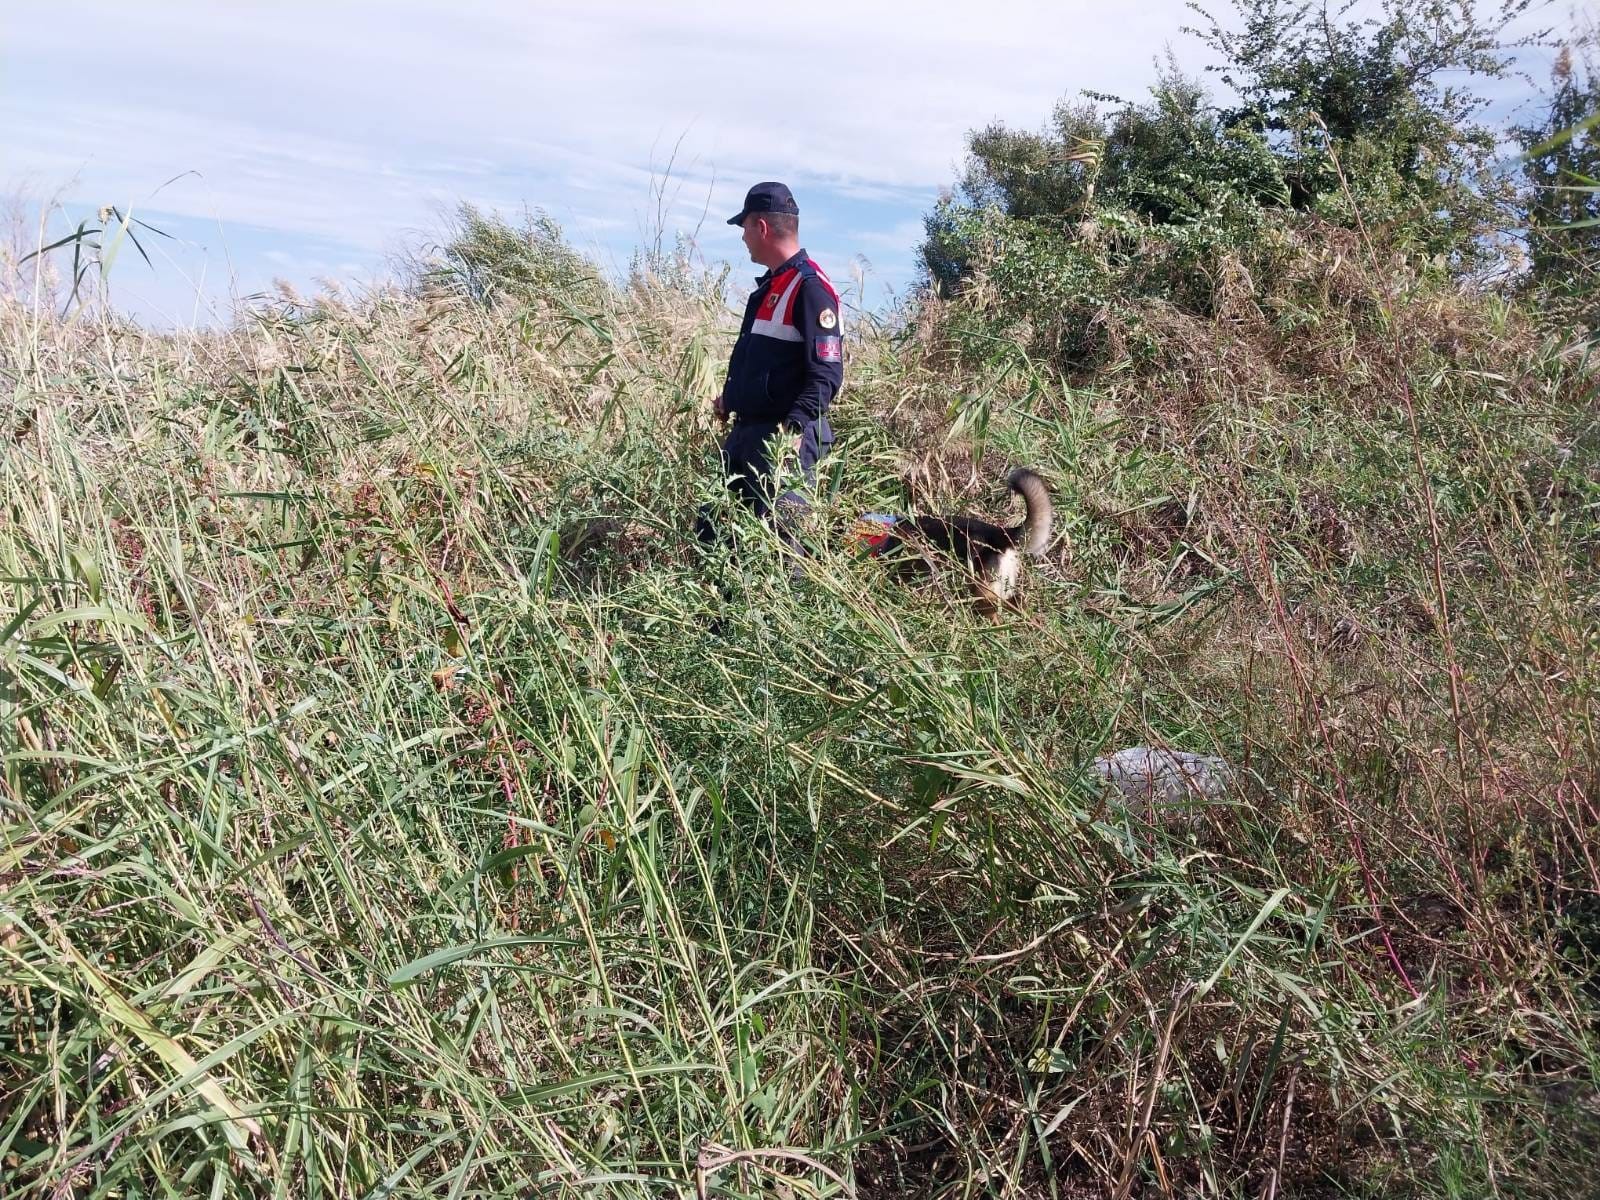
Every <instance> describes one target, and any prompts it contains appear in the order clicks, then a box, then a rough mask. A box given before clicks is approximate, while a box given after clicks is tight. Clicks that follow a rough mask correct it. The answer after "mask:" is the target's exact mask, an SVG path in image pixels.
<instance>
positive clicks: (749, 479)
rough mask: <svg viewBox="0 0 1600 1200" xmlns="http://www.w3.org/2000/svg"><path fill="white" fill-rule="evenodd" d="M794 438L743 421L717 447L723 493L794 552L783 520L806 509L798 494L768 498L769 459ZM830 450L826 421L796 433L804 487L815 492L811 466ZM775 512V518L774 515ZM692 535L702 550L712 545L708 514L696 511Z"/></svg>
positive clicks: (771, 425)
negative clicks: (736, 500) (769, 526)
mask: <svg viewBox="0 0 1600 1200" xmlns="http://www.w3.org/2000/svg"><path fill="white" fill-rule="evenodd" d="M793 438H794V434H792V433H789V432H787V431H786V430H784V429H783V428H782V422H779V421H745V420H740V419H737V418H735V420H734V423H733V428H732V429H730V430H729V431H728V437H727V440H726V441H724V442H723V443H722V476H723V478H724V479H726V480H727V481H728V490H729V491H731V492H732V493H733V494H734V495H735V496H737V497H739V499H740V500H741V501H742V502H743V503H745V504H747V505H749V506H750V508H751V509H752V510H754V512H755V514H756V515H757V516H758V517H760V518H762V519H763V520H765V521H767V522H769V523H771V524H773V526H774V528H776V529H777V531H778V536H779V537H781V538H782V539H783V540H784V542H786V543H787V544H789V545H790V546H793V547H794V548H796V549H800V545H799V542H798V541H796V540H795V537H794V534H793V532H792V530H790V529H788V528H786V524H787V518H788V517H790V516H792V515H795V514H797V513H798V512H799V511H801V510H803V509H804V508H805V507H806V502H805V498H804V497H802V496H801V495H800V494H799V493H798V492H795V491H787V492H784V493H783V494H782V495H781V496H777V497H774V495H773V492H774V491H775V490H776V488H775V480H774V475H775V474H776V472H775V469H774V464H773V461H772V455H773V454H779V455H783V454H786V453H787V452H788V449H789V447H790V445H792V444H793ZM832 445H833V430H832V429H830V428H829V427H828V418H827V417H820V418H818V419H817V420H815V421H808V422H807V423H806V424H805V426H804V427H803V428H802V429H801V431H800V473H801V474H802V475H804V476H805V480H806V483H807V484H808V485H811V486H815V484H816V482H817V463H819V462H821V461H822V459H823V458H824V457H826V456H827V453H828V448H829V447H830V446H832ZM775 509H776V512H775V511H774V510H775ZM695 535H696V536H697V537H699V539H700V540H701V541H702V542H704V543H706V544H707V545H713V544H715V543H716V542H717V540H718V530H717V527H716V522H715V521H714V520H713V519H712V513H711V510H710V509H709V508H703V509H701V510H700V516H699V519H698V520H697V521H696V522H695Z"/></svg>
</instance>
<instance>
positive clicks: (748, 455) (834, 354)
mask: <svg viewBox="0 0 1600 1200" xmlns="http://www.w3.org/2000/svg"><path fill="white" fill-rule="evenodd" d="M728 224H729V225H738V226H740V227H741V228H742V229H743V230H744V244H745V249H747V250H748V251H749V252H750V260H751V261H752V262H755V263H758V264H759V265H761V266H763V267H765V268H767V271H766V274H764V275H762V276H761V277H760V278H759V279H757V280H756V290H755V291H754V292H752V293H751V294H750V300H749V302H748V303H747V304H746V305H745V309H744V321H743V322H742V323H741V324H740V326H739V340H738V341H737V342H735V343H734V346H733V355H732V357H731V358H730V359H729V361H728V381H727V383H726V384H725V385H724V386H723V389H722V392H721V394H720V395H718V396H717V397H716V399H714V400H713V401H712V402H711V408H712V412H714V413H715V414H716V416H717V418H718V420H724V421H726V420H730V419H731V420H732V422H733V427H732V429H730V430H729V432H728V437H727V440H726V441H725V442H723V445H722V466H723V477H724V478H728V479H730V482H729V487H730V488H731V489H732V491H733V492H734V494H735V495H737V496H738V497H739V499H740V500H742V501H744V503H746V504H748V505H749V506H750V507H751V508H752V509H754V510H755V512H756V513H757V514H758V515H759V516H761V517H763V518H769V517H770V516H771V514H772V508H773V491H774V478H773V477H774V474H775V471H776V469H777V466H778V463H776V462H775V461H774V457H775V456H780V455H783V454H785V453H787V451H788V450H789V449H790V448H791V447H792V448H793V451H794V456H795V458H796V459H797V460H798V464H799V467H800V471H801V473H802V474H803V475H804V476H805V479H806V481H807V482H808V483H815V482H816V466H817V463H818V461H820V460H821V459H822V457H823V456H824V455H826V454H827V452H828V447H830V446H831V445H832V444H833V431H832V429H831V428H830V427H829V425H828V406H829V404H830V403H831V402H832V400H833V398H834V396H835V395H837V394H838V391H839V387H840V385H841V384H842V383H843V382H844V351H843V341H842V337H841V335H842V333H843V329H842V323H841V320H840V316H839V293H838V292H836V291H835V290H834V288H833V284H832V283H830V282H829V281H828V277H827V276H826V275H825V274H823V272H822V268H821V267H819V266H817V264H816V263H814V262H812V261H811V259H810V258H809V257H808V256H807V255H806V252H805V251H804V250H803V249H801V247H800V206H799V205H797V204H796V203H795V200H794V195H793V194H792V193H791V192H790V191H789V189H788V188H787V187H785V186H784V185H783V184H781V183H758V184H756V185H755V187H753V188H751V189H750V191H749V192H748V193H747V194H746V195H745V198H744V207H743V208H742V209H740V210H739V212H738V214H737V215H736V216H734V217H731V218H730V219H729V220H728ZM778 504H779V506H787V507H792V508H802V507H804V505H805V501H804V500H802V499H801V498H800V497H799V496H798V495H797V494H795V493H794V492H792V491H791V492H785V493H784V494H783V496H781V497H779V498H778ZM697 532H698V533H699V535H700V538H701V540H703V541H706V542H712V541H714V540H715V539H716V530H715V528H714V527H713V525H712V523H711V520H710V516H709V514H708V513H705V512H702V513H701V514H700V520H699V523H698V525H697ZM780 534H782V535H783V536H784V540H785V541H786V542H789V543H790V544H791V545H794V544H795V543H794V541H793V535H792V534H791V533H789V532H788V531H786V530H783V529H781V528H780Z"/></svg>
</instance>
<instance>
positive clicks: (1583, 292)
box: [1515, 38, 1600, 327]
mask: <svg viewBox="0 0 1600 1200" xmlns="http://www.w3.org/2000/svg"><path fill="white" fill-rule="evenodd" d="M1588 42H1589V39H1588V38H1584V39H1580V47H1579V48H1580V50H1582V51H1585V53H1584V55H1583V59H1582V61H1581V62H1575V61H1574V55H1573V51H1572V47H1570V46H1564V47H1562V49H1561V52H1560V53H1559V54H1558V55H1557V57H1556V65H1555V71H1554V75H1553V79H1552V88H1551V95H1550V106H1549V108H1548V110H1547V111H1546V113H1545V116H1544V119H1543V120H1542V121H1540V122H1538V123H1537V124H1535V125H1530V126H1525V127H1522V128H1519V129H1517V130H1516V131H1515V133H1516V137H1517V140H1518V141H1519V142H1520V143H1521V144H1522V146H1523V148H1524V151H1525V154H1524V157H1523V174H1524V177H1525V178H1526V180H1527V183H1528V197H1527V213H1528V252H1529V256H1530V258H1531V260H1532V263H1531V269H1530V272H1529V282H1530V283H1531V284H1532V285H1533V286H1534V287H1535V288H1536V289H1537V290H1539V291H1540V292H1542V293H1543V294H1544V295H1545V296H1546V297H1547V298H1549V299H1551V300H1554V301H1557V302H1560V301H1562V300H1578V301H1579V302H1580V306H1581V309H1582V313H1581V315H1582V319H1583V320H1584V321H1585V323H1586V324H1588V325H1590V326H1591V327H1592V326H1594V325H1595V324H1596V323H1597V320H1596V318H1597V316H1600V314H1597V313H1596V312H1595V311H1594V309H1595V304H1594V299H1595V295H1596V281H1597V279H1600V136H1597V134H1596V126H1597V124H1600V117H1597V114H1600V77H1597V76H1596V73H1595V69H1594V66H1593V64H1592V63H1591V62H1590V61H1589V60H1588V55H1587V53H1586V51H1587V45H1588Z"/></svg>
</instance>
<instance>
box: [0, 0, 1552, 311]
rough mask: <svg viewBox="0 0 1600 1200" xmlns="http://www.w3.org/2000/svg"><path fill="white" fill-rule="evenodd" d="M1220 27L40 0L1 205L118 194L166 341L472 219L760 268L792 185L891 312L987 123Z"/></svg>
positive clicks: (960, 8)
mask: <svg viewBox="0 0 1600 1200" xmlns="http://www.w3.org/2000/svg"><path fill="white" fill-rule="evenodd" d="M1225 7H1226V6H1225V5H1218V9H1219V11H1220V10H1222V9H1223V8H1225ZM19 9H20V11H19ZM1193 19H1194V18H1193V15H1192V14H1190V13H1188V12H1187V11H1186V9H1185V6H1184V4H1183V3H1182V0H1137V2H1135V3H1125V4H1120V5H1116V6H1112V5H1109V4H1104V3H1090V2H1088V0H1054V2H1048V0H988V2H986V3H983V4H981V5H971V4H963V5H940V4H927V3H909V2H906V0H892V2H886V3H876V4H860V5H856V6H840V5H829V6H826V8H825V9H823V10H822V11H819V12H818V13H817V14H816V15H815V16H812V15H810V14H808V13H806V12H805V11H804V10H803V9H799V8H796V9H795V10H794V12H793V15H792V16H784V15H782V13H781V10H780V9H779V8H778V7H776V6H774V5H771V4H751V3H750V2H749V0H738V2H732V0H728V2H725V0H713V2H707V3H699V4H684V5H678V6H670V5H646V4H642V3H615V2H613V0H589V2H587V3H581V4H578V3H565V2H563V3H555V2H548V3H539V2H528V3H508V2H504V0H449V2H448V3H444V2H438V0H388V2H386V3H375V2H370V0H323V2H321V3H308V2H305V0H273V2H262V0H231V2H224V0H212V2H198V0H160V2H159V3H157V4H153V5H132V4H128V3H126V2H121V3H111V2H108V0H48V2H45V0H20V3H13V4H11V5H8V11H7V12H6V14H5V15H4V16H3V17H0V128H4V129H5V130H6V133H7V136H6V138H5V141H4V144H0V194H3V195H6V196H10V197H21V198H22V200H23V201H25V202H29V203H32V204H33V205H35V206H37V205H38V204H39V202H40V201H51V200H54V201H56V202H57V203H58V204H59V211H57V212H56V214H55V217H54V220H55V221H56V222H57V225H58V226H61V227H63V228H64V227H66V222H67V221H68V220H69V219H70V220H71V221H73V222H75V221H76V220H78V219H79V218H81V217H83V216H86V215H90V214H92V213H93V212H94V211H95V210H96V209H97V208H98V207H99V206H100V205H102V204H113V203H114V204H117V205H118V206H120V207H122V208H124V209H126V208H127V207H129V206H131V207H132V209H133V211H134V214H135V215H136V216H139V217H142V218H143V219H145V220H147V221H149V222H150V223H151V224H153V225H156V226H157V227H159V228H161V229H163V230H165V231H166V232H168V233H170V234H172V235H173V240H172V241H163V240H161V239H147V241H146V246H147V248H148V249H149V250H150V251H151V253H152V256H153V257H154V258H155V268H154V269H153V270H152V269H150V268H148V267H146V266H145V264H144V263H142V262H140V261H139V260H138V259H137V258H136V257H135V256H133V255H132V254H131V253H130V254H125V255H124V256H123V257H122V258H121V259H120V260H119V261H118V263H117V264H116V268H115V270H114V273H113V276H112V281H111V282H112V292H113V298H114V300H115V301H116V302H117V303H118V304H119V305H120V306H121V307H123V308H125V309H127V310H129V311H132V312H135V313H137V314H138V315H140V316H141V317H143V318H144V319H147V320H150V321H151V322H153V323H156V324H162V325H167V324H190V323H194V322H199V323H203V324H204V323H211V322H214V321H217V320H219V319H225V318H226V316H227V314H228V312H229V309H230V305H231V298H232V297H238V296H248V295H250V294H252V293H256V292H260V291H262V290H264V289H266V288H268V287H269V286H270V285H271V282H272V280H273V279H274V278H275V277H279V278H283V279H286V280H288V281H290V282H291V283H293V284H295V285H296V286H297V287H299V288H300V289H301V290H314V289H315V287H316V286H317V281H318V280H319V279H338V280H341V281H344V282H345V283H347V284H353V285H356V286H359V285H361V284H362V283H364V282H367V281H372V280H376V279H380V278H382V277H383V276H385V275H386V274H387V273H388V272H389V271H390V269H391V268H390V265H389V264H390V263H391V262H392V260H393V256H394V255H395V254H396V253H397V252H399V251H401V250H403V249H404V248H406V247H408V246H415V245H417V244H419V243H421V242H423V241H425V240H426V239H427V238H428V236H429V235H430V234H431V233H433V232H435V231H437V229H438V228H439V227H440V220H441V214H442V213H443V212H445V211H447V210H448V209H450V208H452V207H453V206H454V205H455V204H456V203H457V202H459V201H463V200H465V201H470V202H473V203H475V204H478V205H480V206H482V207H486V208H494V209H499V210H501V211H504V212H506V213H508V214H512V215H515V214H518V213H520V211H521V210H522V209H523V208H524V207H525V206H527V207H538V208H543V209H545V210H546V211H548V212H549V213H550V214H551V215H552V216H553V217H555V218H556V220H557V221H559V222H560V223H561V225H562V226H563V228H564V229H565V230H566V232H567V235H568V237H569V239H570V240H571V241H572V242H573V243H574V244H575V245H577V246H578V247H579V248H580V249H583V250H584V251H586V252H588V253H589V254H591V255H592V256H594V257H595V258H597V259H598V260H600V261H601V262H602V263H603V264H605V265H607V266H608V267H612V268H615V269H617V270H621V269H623V268H625V266H626V264H627V261H628V257H629V254H630V252H631V251H632V250H633V249H634V248H635V247H636V246H638V245H641V244H643V243H645V242H646V241H648V240H650V239H651V238H652V237H653V236H654V232H655V230H656V228H657V226H658V225H659V226H661V227H663V228H664V230H665V232H666V236H667V238H668V239H669V241H670V239H671V238H672V236H673V235H674V234H676V233H678V232H683V233H695V232H696V231H698V238H697V244H698V246H699V247H700V250H701V251H702V253H703V254H704V256H705V257H706V258H707V259H708V260H711V261H715V260H718V259H727V260H729V261H733V262H734V263H736V264H737V272H738V273H741V274H742V273H743V272H744V271H745V269H746V267H747V266H748V263H746V262H745V260H744V258H743V254H742V249H741V247H740V245H739V242H738V234H737V231H735V230H733V229H731V228H729V227H728V226H726V225H724V224H723V223H722V222H723V220H724V219H725V218H726V217H727V216H728V215H729V214H730V213H732V212H734V211H736V210H737V209H738V206H739V201H740V198H741V197H742V196H743V193H744V189H745V188H746V187H747V186H748V185H749V184H750V183H752V182H755V181H756V180H760V179H782V180H785V181H786V182H788V183H790V185H791V186H792V187H793V188H794V189H795V192H796V194H797V196H798V198H799V200H800V204H801V209H802V225H803V238H802V240H803V241H804V242H805V243H806V245H807V246H808V248H809V249H810V250H811V252H812V254H813V256H814V257H816V258H817V259H818V260H819V261H820V262H822V264H823V265H824V267H825V268H826V269H827V270H828V271H829V273H830V274H831V275H832V276H833V278H834V280H835V282H836V283H839V284H840V285H842V286H844V287H846V288H847V289H852V288H853V289H855V290H856V292H857V294H856V295H855V296H853V297H851V298H852V299H855V300H856V301H857V302H860V301H862V300H864V301H865V303H867V304H868V305H870V306H874V307H876V306H881V305H882V304H883V303H884V302H885V301H886V300H887V298H888V297H889V296H890V295H892V294H893V293H896V292H900V291H903V290H904V289H905V288H906V287H908V286H909V285H910V284H911V282H912V281H913V278H914V274H915V265H914V251H915V246H916V244H917V242H918V240H919V237H920V234H921V217H922V214H923V213H924V212H926V211H927V209H928V208H929V206H930V205H931V204H932V203H933V201H934V199H935V197H936V196H937V194H938V190H939V188H940V187H941V186H944V185H948V184H949V183H950V182H951V181H952V180H953V179H954V178H955V176H956V174H957V172H958V170H959V167H960V163H961V158H962V154H963V143H964V136H965V134H966V132H967V131H968V130H969V129H972V128H974V127H977V126H981V125H984V124H986V123H988V122H989V121H991V120H995V119H1000V120H1004V121H1006V122H1008V123H1011V124H1015V125H1021V126H1027V127H1037V126H1039V125H1040V124H1042V123H1043V121H1044V120H1045V119H1046V117H1047V116H1048V114H1049V112H1050V110H1051V108H1052V107H1053V105H1054V104H1055V103H1056V102H1057V101H1058V100H1059V99H1061V98H1062V97H1063V96H1075V95H1076V94H1077V93H1078V91H1079V90H1080V89H1085V88H1087V89H1093V90H1098V91H1107V92H1113V93H1116V94H1119V95H1122V96H1126V97H1139V96H1142V95H1143V94H1144V92H1145V90H1146V89H1147V88H1148V86H1149V84H1150V83H1151V82H1152V80H1153V79H1154V77H1155V73H1156V68H1155V60H1156V59H1157V58H1159V57H1161V56H1162V55H1164V54H1165V52H1166V49H1167V47H1168V46H1169V45H1170V46H1172V47H1173V48H1174V49H1175V50H1176V51H1177V52H1178V55H1179V58H1180V61H1182V62H1183V63H1184V64H1185V65H1186V66H1190V67H1191V68H1196V69H1197V68H1198V66H1199V65H1200V64H1201V62H1202V58H1201V54H1202V50H1201V47H1200V46H1199V45H1198V44H1197V43H1196V42H1195V41H1194V40H1193V39H1190V38H1187V37H1185V36H1184V35H1182V34H1181V33H1180V32H1179V30H1180V28H1181V26H1183V25H1184V24H1186V23H1188V22H1189V21H1191V20H1193ZM1537 69H1538V68H1535V70H1536V71H1537ZM669 163H670V164H671V170H670V174H669V173H668V165H669ZM174 177H177V178H174ZM169 180H170V181H171V182H168V181H169ZM163 185H164V186H163ZM658 193H659V197H658ZM13 207H14V208H15V207H17V204H16V202H15V201H14V202H13ZM53 232H54V233H55V234H56V235H57V236H59V233H60V232H61V229H59V228H58V229H55V230H53ZM752 273H753V270H752ZM739 277H741V275H740V274H736V276H735V278H736V279H737V278H739ZM853 281H856V282H853Z"/></svg>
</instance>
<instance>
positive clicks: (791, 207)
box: [728, 183, 800, 225]
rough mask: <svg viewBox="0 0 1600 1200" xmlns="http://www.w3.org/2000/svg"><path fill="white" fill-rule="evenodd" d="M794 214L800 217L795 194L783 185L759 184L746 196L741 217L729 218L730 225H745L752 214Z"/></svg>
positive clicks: (740, 213) (740, 211) (740, 212)
mask: <svg viewBox="0 0 1600 1200" xmlns="http://www.w3.org/2000/svg"><path fill="white" fill-rule="evenodd" d="M766 212H770V213H792V214H793V215H794V216H797V217H798V216H799V215H800V206H799V205H798V204H796V203H795V202H794V193H793V192H791V191H790V190H789V189H788V188H787V187H786V186H784V185H783V184H781V183H758V184H756V185H755V187H753V188H751V189H750V190H749V191H748V192H746V193H745V194H744V207H743V208H741V209H740V210H739V215H738V216H736V217H729V218H728V224H729V225H743V224H744V219H745V218H746V217H748V216H749V215H750V214H751V213H766Z"/></svg>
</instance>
